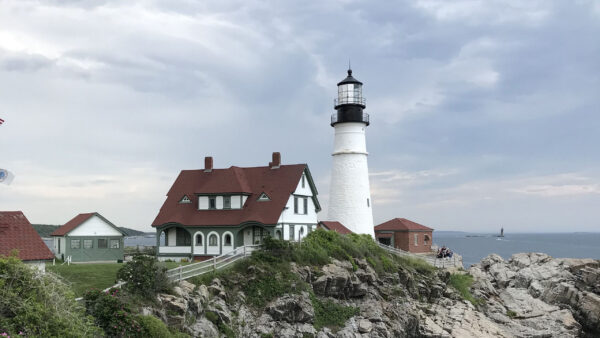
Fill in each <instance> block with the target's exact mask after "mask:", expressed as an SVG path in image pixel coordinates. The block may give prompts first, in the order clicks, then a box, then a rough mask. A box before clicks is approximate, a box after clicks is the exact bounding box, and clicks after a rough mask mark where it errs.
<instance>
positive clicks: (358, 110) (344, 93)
mask: <svg viewBox="0 0 600 338" xmlns="http://www.w3.org/2000/svg"><path fill="white" fill-rule="evenodd" d="M337 85H338V97H337V99H335V100H334V108H335V110H337V113H335V114H333V115H332V116H331V125H332V126H333V125H335V124H336V123H343V122H362V123H366V125H367V126H368V125H369V114H367V113H363V109H365V108H366V105H365V102H366V100H365V98H364V97H363V96H362V85H363V84H362V82H360V81H358V80H357V79H355V78H354V77H353V76H352V69H348V76H347V77H346V78H345V79H344V80H342V81H341V82H340V83H338V84H337Z"/></svg>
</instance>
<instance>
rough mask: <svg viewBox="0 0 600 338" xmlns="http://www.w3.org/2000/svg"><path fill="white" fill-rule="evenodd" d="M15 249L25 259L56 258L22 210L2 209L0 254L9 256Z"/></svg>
mask: <svg viewBox="0 0 600 338" xmlns="http://www.w3.org/2000/svg"><path fill="white" fill-rule="evenodd" d="M14 249H17V250H19V259H21V260H24V261H35V260H46V259H52V258H54V254H53V253H52V251H50V249H48V247H47V246H46V244H45V243H44V241H43V240H42V238H41V237H40V235H38V233H37V232H36V231H35V229H34V228H33V227H32V226H31V223H29V220H27V217H25V215H23V213H22V212H21V211H0V255H5V256H8V255H10V253H11V251H12V250H14Z"/></svg>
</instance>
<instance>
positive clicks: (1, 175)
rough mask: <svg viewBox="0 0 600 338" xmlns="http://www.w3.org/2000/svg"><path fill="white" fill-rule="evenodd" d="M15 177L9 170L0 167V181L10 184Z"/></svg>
mask: <svg viewBox="0 0 600 338" xmlns="http://www.w3.org/2000/svg"><path fill="white" fill-rule="evenodd" d="M14 178H15V175H13V174H12V173H11V172H10V171H8V170H6V169H0V183H4V184H10V183H11V182H12V180H13V179H14Z"/></svg>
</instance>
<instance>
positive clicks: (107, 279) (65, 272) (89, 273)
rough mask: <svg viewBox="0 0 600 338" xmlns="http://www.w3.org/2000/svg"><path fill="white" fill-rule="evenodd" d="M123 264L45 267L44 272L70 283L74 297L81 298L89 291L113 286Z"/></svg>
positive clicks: (50, 265)
mask: <svg viewBox="0 0 600 338" xmlns="http://www.w3.org/2000/svg"><path fill="white" fill-rule="evenodd" d="M122 266H123V264H119V263H98V264H71V265H66V264H65V265H55V266H52V264H49V265H46V270H47V271H51V272H54V273H56V274H58V275H60V276H62V277H63V278H64V279H65V280H66V281H67V282H69V283H71V287H72V288H73V292H75V296H76V297H80V296H83V294H84V292H86V291H87V290H89V289H92V288H95V289H106V288H107V287H110V286H112V285H115V279H116V276H117V271H118V270H119V268H121V267H122Z"/></svg>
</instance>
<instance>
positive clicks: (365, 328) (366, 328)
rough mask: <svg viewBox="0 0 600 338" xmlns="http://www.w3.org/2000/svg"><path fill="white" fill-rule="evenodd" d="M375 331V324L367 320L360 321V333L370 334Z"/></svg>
mask: <svg viewBox="0 0 600 338" xmlns="http://www.w3.org/2000/svg"><path fill="white" fill-rule="evenodd" d="M372 329H373V324H371V322H370V321H368V320H367V319H361V320H359V321H358V332H360V333H369V332H371V330H372Z"/></svg>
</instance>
